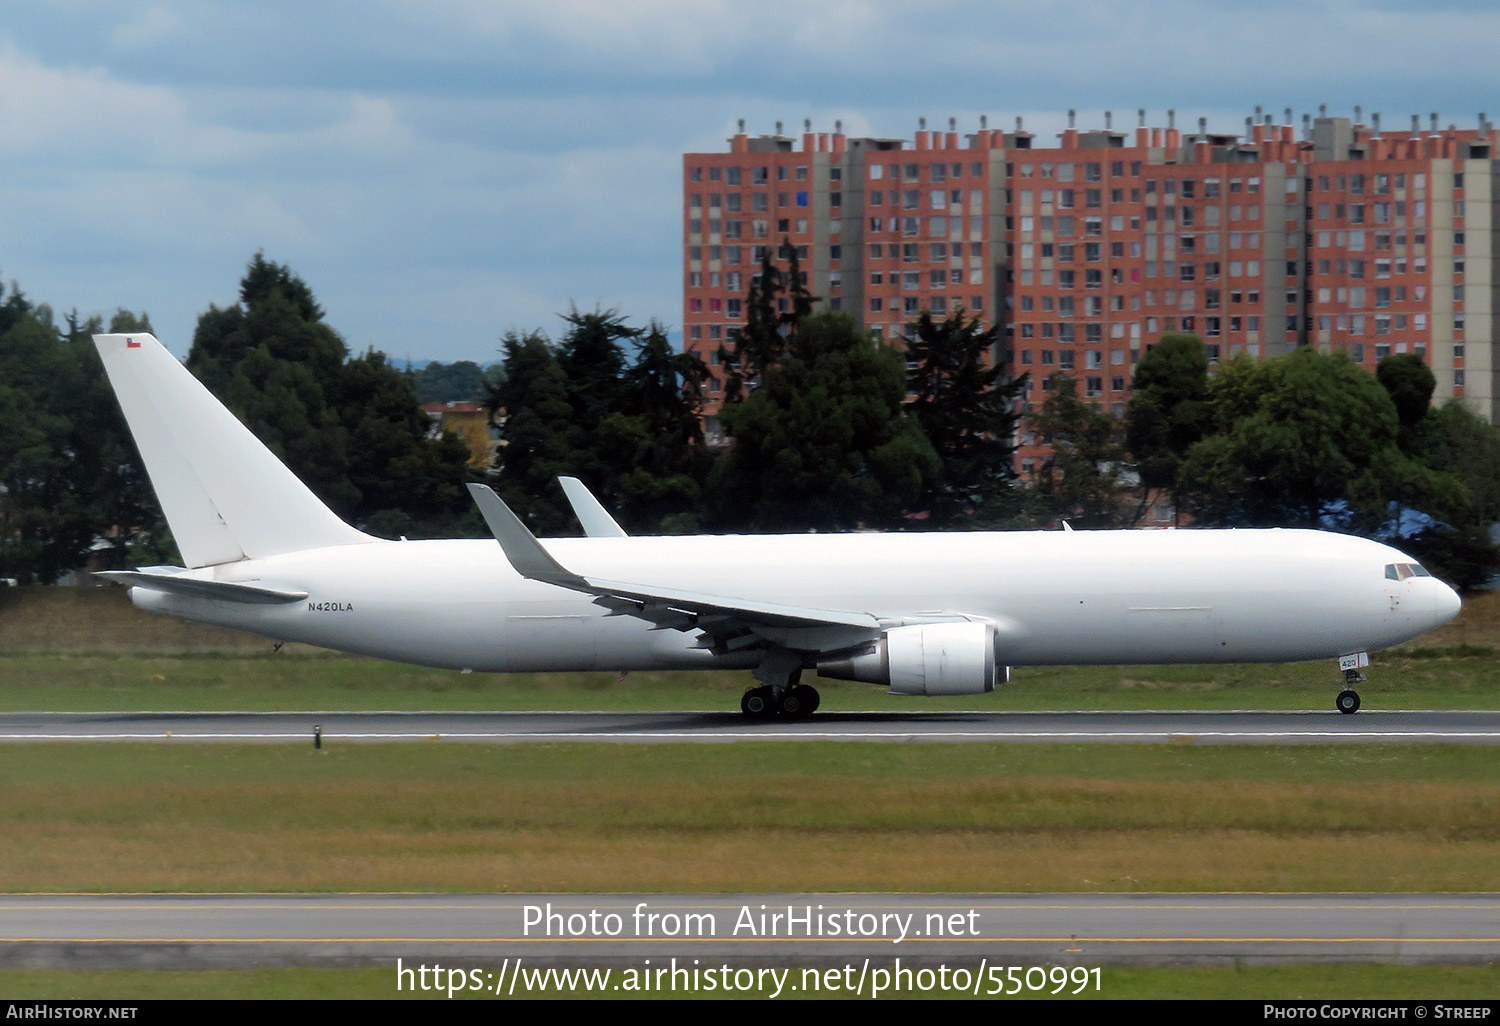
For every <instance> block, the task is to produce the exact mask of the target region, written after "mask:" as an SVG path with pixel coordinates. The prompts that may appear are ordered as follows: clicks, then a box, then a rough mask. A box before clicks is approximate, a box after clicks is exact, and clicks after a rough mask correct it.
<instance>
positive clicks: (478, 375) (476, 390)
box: [411, 360, 500, 403]
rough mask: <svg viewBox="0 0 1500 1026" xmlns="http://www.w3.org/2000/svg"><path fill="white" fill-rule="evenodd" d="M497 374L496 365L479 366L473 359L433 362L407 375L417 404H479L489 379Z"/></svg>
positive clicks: (485, 391) (498, 369) (498, 370)
mask: <svg viewBox="0 0 1500 1026" xmlns="http://www.w3.org/2000/svg"><path fill="white" fill-rule="evenodd" d="M499 373H500V368H499V367H498V366H493V365H492V366H489V367H481V366H479V364H477V363H475V362H474V361H473V360H457V361H455V362H453V363H439V362H437V361H436V360H434V361H432V362H431V363H429V364H427V365H426V366H425V367H423V368H422V369H421V370H416V371H412V372H411V375H412V385H413V386H414V387H415V388H416V390H417V401H418V402H420V403H461V402H483V401H484V400H485V397H486V396H487V395H488V390H487V387H488V385H489V383H490V381H491V379H492V378H494V377H495V376H496V375H498V374H499Z"/></svg>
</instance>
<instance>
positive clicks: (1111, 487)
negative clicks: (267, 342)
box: [1030, 374, 1125, 527]
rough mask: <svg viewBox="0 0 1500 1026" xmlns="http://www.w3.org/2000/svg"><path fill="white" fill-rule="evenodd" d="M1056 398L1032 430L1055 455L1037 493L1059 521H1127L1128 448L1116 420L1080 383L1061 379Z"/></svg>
mask: <svg viewBox="0 0 1500 1026" xmlns="http://www.w3.org/2000/svg"><path fill="white" fill-rule="evenodd" d="M1048 384H1049V391H1050V394H1049V395H1048V396H1047V399H1046V401H1045V402H1043V403H1042V409H1041V411H1040V412H1039V413H1035V414H1033V415H1032V416H1031V418H1030V420H1031V427H1032V430H1034V431H1036V432H1037V433H1038V434H1040V435H1041V438H1042V441H1043V443H1044V444H1047V445H1050V446H1051V449H1052V451H1051V453H1050V454H1049V455H1048V456H1047V458H1046V459H1045V460H1043V462H1042V464H1041V466H1039V467H1038V468H1037V491H1038V492H1039V493H1040V494H1041V496H1042V497H1043V498H1044V499H1045V500H1046V504H1047V505H1048V506H1049V507H1050V509H1051V512H1052V514H1053V515H1054V516H1057V517H1060V518H1062V519H1065V520H1068V521H1069V522H1070V523H1074V524H1077V525H1078V526H1080V527H1115V526H1118V525H1119V524H1120V523H1121V521H1122V520H1123V519H1124V517H1123V514H1122V511H1121V507H1120V491H1121V470H1122V468H1123V466H1124V462H1125V449H1124V446H1123V445H1121V443H1120V425H1119V422H1117V421H1116V420H1115V418H1113V417H1111V416H1110V415H1109V414H1108V413H1105V412H1104V411H1103V410H1101V409H1099V407H1098V406H1096V405H1094V404H1092V403H1087V402H1084V401H1083V400H1082V399H1081V398H1079V396H1078V381H1077V379H1076V378H1073V377H1072V376H1070V375H1067V374H1055V375H1053V376H1052V379H1051V381H1050V382H1049V383H1048Z"/></svg>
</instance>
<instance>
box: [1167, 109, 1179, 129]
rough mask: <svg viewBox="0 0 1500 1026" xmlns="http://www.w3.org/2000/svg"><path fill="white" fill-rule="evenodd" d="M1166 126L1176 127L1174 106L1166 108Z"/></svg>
mask: <svg viewBox="0 0 1500 1026" xmlns="http://www.w3.org/2000/svg"><path fill="white" fill-rule="evenodd" d="M1167 127H1168V128H1176V127H1177V111H1176V110H1175V109H1174V108H1172V107H1168V108H1167Z"/></svg>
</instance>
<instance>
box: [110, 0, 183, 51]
mask: <svg viewBox="0 0 1500 1026" xmlns="http://www.w3.org/2000/svg"><path fill="white" fill-rule="evenodd" d="M182 27H183V25H182V19H181V18H179V17H178V16H177V15H176V14H175V13H173V12H172V11H171V10H170V9H168V8H167V7H164V6H162V5H161V4H152V5H151V6H150V7H148V8H146V9H145V10H144V11H142V12H141V13H140V14H139V16H137V17H135V18H133V19H131V20H130V21H127V22H124V23H123V24H121V25H119V26H117V27H116V28H115V30H114V31H113V32H111V33H110V37H109V40H110V42H111V43H112V44H114V45H115V46H117V47H119V48H121V49H125V50H129V49H134V48H136V47H139V46H145V45H148V44H151V43H159V42H163V41H165V40H170V39H172V38H174V37H176V36H178V35H180V33H181V30H182Z"/></svg>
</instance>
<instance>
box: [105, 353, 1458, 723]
mask: <svg viewBox="0 0 1500 1026" xmlns="http://www.w3.org/2000/svg"><path fill="white" fill-rule="evenodd" d="M94 341H95V343H96V344H97V346H98V348H99V353H100V355H101V356H102V357H103V359H104V366H105V369H106V370H107V371H108V373H109V378H110V381H111V383H112V384H113V385H114V389H115V394H116V395H117V396H118V397H119V401H120V406H121V407H122V408H123V410H124V413H125V418H126V420H127V421H128V422H129V424H130V429H131V432H132V433H133V434H134V436H135V440H136V444H137V446H138V447H139V449H140V453H141V457H142V459H143V460H144V461H145V464H146V469H147V471H148V472H149V474H150V476H151V483H152V484H153V485H154V486H155V488H156V494H157V497H158V498H159V499H160V500H161V506H162V510H163V512H164V513H165V514H166V517H167V523H168V524H169V525H170V527H171V529H172V535H173V537H174V538H175V539H176V541H177V547H178V549H179V550H180V551H181V553H182V556H183V560H184V561H185V562H186V563H187V566H186V567H143V568H141V569H138V570H130V571H115V572H109V573H105V574H103V575H101V576H104V577H107V578H109V579H111V580H114V581H118V582H120V583H121V584H125V585H128V586H129V587H130V596H131V600H132V601H133V602H134V603H135V604H136V605H137V606H140V607H141V608H142V609H149V610H152V611H155V612H161V613H170V614H173V615H175V616H181V617H184V618H186V619H189V620H197V621H201V622H204V623H211V624H218V625H221V626H225V627H233V628H237V629H240V630H245V631H252V632H254V633H256V634H260V635H264V636H265V637H267V638H271V639H275V640H277V641H298V642H305V643H308V644H312V645H320V646H324V647H327V648H333V649H339V650H342V651H345V652H354V653H358V654H361V655H369V656H378V657H380V658H383V659H392V660H398V661H401V662H407V663H418V664H421V665H425V666H436V667H446V668H451V669H455V670H482V671H501V672H503V671H554V670H614V671H619V670H668V669H709V668H715V669H748V670H752V671H753V673H754V676H755V678H756V680H758V681H759V682H760V684H759V686H757V687H753V688H751V689H750V690H748V691H747V692H746V693H745V696H744V699H743V701H742V702H741V708H742V710H743V711H744V712H745V713H746V714H747V715H749V716H774V715H782V716H788V717H794V716H805V715H808V714H810V713H811V712H812V711H813V710H814V709H816V708H817V704H818V693H817V691H816V690H814V689H813V688H812V687H810V686H808V685H806V684H802V683H800V677H801V675H802V671H804V670H816V671H817V673H818V674H819V675H821V676H824V677H833V678H838V679H842V680H857V681H867V682H869V683H872V684H881V685H886V686H888V687H889V688H890V690H891V692H892V693H893V694H901V695H962V694H978V693H981V692H986V691H990V690H991V689H992V688H994V686H995V685H996V684H997V683H1003V682H1005V681H1006V680H1008V678H1009V672H1010V671H1009V667H1011V666H1038V665H1084V664H1112V663H1158V664H1159V663H1259V662H1289V661H1293V660H1310V659H1335V658H1336V659H1338V660H1339V664H1340V669H1341V670H1343V672H1344V676H1345V681H1346V689H1345V690H1344V691H1343V692H1341V693H1340V695H1339V696H1338V701H1337V703H1336V704H1337V707H1338V708H1339V709H1340V710H1341V711H1343V712H1346V713H1352V712H1354V711H1356V710H1357V709H1358V708H1359V695H1358V694H1357V693H1356V692H1355V691H1354V690H1353V687H1352V685H1353V684H1355V683H1358V682H1359V681H1362V680H1364V679H1365V678H1364V677H1363V675H1362V674H1361V673H1360V672H1359V671H1360V668H1361V667H1364V666H1366V665H1368V663H1369V657H1368V653H1369V652H1371V651H1375V650H1378V649H1382V648H1386V647H1389V646H1391V645H1396V644H1399V643H1401V642H1403V641H1407V640H1409V639H1411V638H1414V637H1416V636H1417V635H1419V634H1421V633H1423V632H1424V631H1428V630H1431V629H1432V628H1434V627H1437V626H1439V625H1440V624H1443V623H1446V622H1448V621H1449V620H1451V619H1452V618H1453V617H1454V616H1455V615H1456V614H1457V613H1458V610H1459V598H1458V595H1456V594H1455V593H1454V592H1453V590H1452V589H1451V588H1449V587H1448V586H1447V585H1445V584H1443V583H1442V582H1440V581H1438V580H1437V579H1435V578H1433V577H1431V576H1430V575H1428V573H1427V572H1426V571H1425V570H1423V569H1422V568H1421V567H1420V566H1418V565H1417V563H1416V561H1415V560H1413V559H1412V558H1411V557H1409V556H1406V555H1404V554H1402V553H1401V552H1398V551H1397V550H1395V549H1393V548H1390V547H1389V546H1386V545H1381V544H1379V543H1378V542H1374V541H1370V540H1368V539H1364V538H1353V537H1348V536H1344V535H1337V534H1327V533H1324V532H1321V531H1302V530H1254V531H1252V530H1221V531H1211V530H1201V531H1066V532H1064V531H1050V532H1045V531H1040V532H1039V531H1028V532H1002V533H970V532H964V533H949V534H944V533H926V534H917V533H913V534H839V535H826V534H815V535H808V534H788V535H754V536H722V537H721V536H711V535H709V536H697V537H676V538H661V537H651V538H641V537H634V538H633V537H627V536H626V535H625V532H624V531H622V530H621V529H620V528H619V525H618V524H616V523H615V522H614V520H613V519H612V518H611V517H610V516H609V514H608V513H607V512H605V511H604V509H603V507H601V506H599V504H598V503H597V502H595V501H594V499H593V497H592V496H591V495H589V494H588V492H587V490H586V489H584V488H583V487H582V485H577V484H576V482H571V481H569V482H565V484H566V486H567V489H568V492H569V496H570V499H571V500H572V501H573V503H574V506H575V509H577V510H578V512H579V515H580V519H581V520H582V521H583V523H584V525H585V528H586V530H587V533H588V536H587V537H583V538H555V539H548V540H547V541H546V542H545V543H543V542H540V541H538V540H537V539H536V538H535V537H533V536H532V534H531V532H530V531H529V530H527V528H526V527H525V526H524V525H523V524H522V523H521V521H520V520H518V519H517V518H516V517H515V515H514V514H512V513H511V511H510V510H509V509H508V508H507V507H506V505H505V503H504V502H502V501H501V500H500V498H499V497H498V496H496V495H495V493H494V492H492V491H491V490H490V489H489V488H486V487H484V486H482V485H470V486H469V487H470V490H471V491H472V492H473V494H474V498H475V500H476V501H477V502H478V504H479V508H480V511H481V512H482V513H483V514H484V518H485V520H486V521H487V523H488V524H489V527H490V529H491V530H492V531H493V532H494V535H495V539H496V540H498V542H499V544H496V542H495V541H473V540H452V541H394V542H393V541H384V540H381V539H378V538H373V537H371V536H369V535H367V534H364V533H362V532H360V531H357V530H355V529H354V528H353V527H350V526H349V525H348V524H346V523H344V522H343V521H342V520H340V519H339V518H338V517H337V516H335V515H334V514H333V512H332V511H331V510H329V509H328V507H326V506H325V505H323V503H322V502H320V501H319V500H318V499H317V498H316V497H315V496H314V495H313V493H312V492H311V491H309V490H308V489H307V487H306V486H305V485H303V484H302V482H301V481H299V480H297V478H296V477H295V476H293V474H292V472H291V471H290V470H288V469H287V468H286V466H284V465H283V464H282V463H281V462H280V461H279V460H277V459H276V457H275V456H274V455H273V454H272V453H271V452H270V450H268V449H267V448H266V447H265V446H264V445H262V444H261V443H260V441H258V440H257V439H256V438H255V436H254V435H252V434H251V433H250V431H249V430H247V429H246V428H245V427H244V426H243V425H242V424H241V423H240V422H239V421H238V420H237V419H235V417H234V415H233V414H231V413H230V412H229V411H228V410H227V409H226V408H225V407H224V406H223V405H221V404H220V403H219V401H218V400H217V399H215V398H214V397H213V396H212V395H211V394H210V393H209V392H208V390H207V389H206V388H204V387H203V386H202V385H201V384H199V382H198V381H197V379H195V378H194V377H193V376H192V375H191V374H190V373H189V372H188V371H187V369H186V368H184V367H183V366H182V364H180V363H179V362H178V361H177V359H176V358H175V357H173V356H172V355H171V353H169V352H168V351H167V350H166V349H165V348H164V347H162V345H161V344H160V343H159V342H157V340H156V339H155V338H154V337H152V336H151V335H146V334H132V335H96V336H94ZM575 485H576V487H575Z"/></svg>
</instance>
